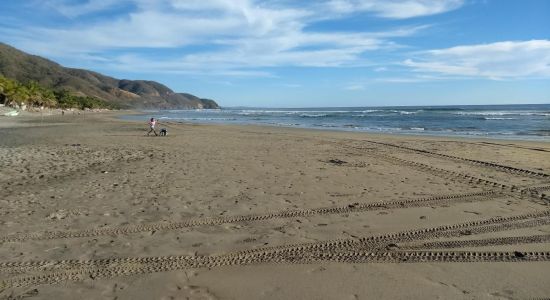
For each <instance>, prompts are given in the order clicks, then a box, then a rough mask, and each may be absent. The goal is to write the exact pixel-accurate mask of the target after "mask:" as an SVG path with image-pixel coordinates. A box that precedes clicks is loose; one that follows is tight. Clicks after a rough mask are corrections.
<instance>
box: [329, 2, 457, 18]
mask: <svg viewBox="0 0 550 300" xmlns="http://www.w3.org/2000/svg"><path fill="white" fill-rule="evenodd" d="M463 4H464V0H332V1H329V2H328V5H329V7H330V8H332V9H333V10H334V11H336V12H339V13H353V12H372V13H374V14H376V15H377V16H380V17H384V18H391V19H407V18H414V17H421V16H429V15H435V14H440V13H444V12H448V11H451V10H455V9H457V8H459V7H461V6H462V5H463Z"/></svg>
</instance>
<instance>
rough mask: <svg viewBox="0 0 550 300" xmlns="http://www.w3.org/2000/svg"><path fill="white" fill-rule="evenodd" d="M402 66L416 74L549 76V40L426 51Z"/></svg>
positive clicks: (406, 61) (501, 77) (505, 76)
mask: <svg viewBox="0 0 550 300" xmlns="http://www.w3.org/2000/svg"><path fill="white" fill-rule="evenodd" d="M403 64H404V65H405V66H408V67H411V68H413V69H414V70H415V71H417V72H425V73H436V74H443V75H452V76H467V77H484V78H489V79H512V78H526V77H550V40H531V41H505V42H498V43H492V44H482V45H470V46H457V47H452V48H447V49H438V50H430V51H425V52H422V53H420V55H419V57H418V58H417V59H407V60H405V61H404V62H403Z"/></svg>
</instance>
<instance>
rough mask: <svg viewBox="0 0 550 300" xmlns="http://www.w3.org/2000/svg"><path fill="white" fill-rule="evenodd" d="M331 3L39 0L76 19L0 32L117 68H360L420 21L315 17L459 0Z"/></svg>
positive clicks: (417, 8)
mask: <svg viewBox="0 0 550 300" xmlns="http://www.w3.org/2000/svg"><path fill="white" fill-rule="evenodd" d="M339 2H340V4H338V3H337V2H336V1H329V2H321V3H320V4H319V3H315V4H312V3H309V4H305V5H306V6H303V5H304V4H303V3H301V4H300V5H302V7H296V4H295V3H292V2H287V1H263V0H157V1H149V0H119V1H115V0H89V1H85V2H80V4H75V2H74V1H70V0H45V1H44V2H36V5H41V3H42V5H44V6H45V7H47V8H54V9H56V10H57V11H58V12H60V13H62V14H63V15H65V16H67V17H70V18H74V19H75V20H76V21H79V20H81V18H82V19H83V20H86V21H85V22H74V23H73V24H76V25H71V26H68V27H51V28H43V27H40V26H36V27H30V28H18V29H17V30H15V31H16V32H15V33H14V30H11V31H9V30H7V29H1V28H0V33H9V36H11V38H10V40H11V41H13V42H14V44H15V46H18V47H21V48H22V49H24V50H27V51H29V52H33V53H36V54H39V55H46V56H48V57H52V58H54V59H57V58H63V60H65V61H67V60H70V59H71V58H72V59H73V61H75V62H77V64H79V65H80V66H86V63H88V64H89V65H97V66H99V67H100V68H102V69H110V68H113V69H115V68H116V69H119V70H127V71H132V70H134V71H155V72H186V73H189V72H199V73H205V72H207V73H214V72H215V71H218V72H219V73H220V74H222V73H223V74H236V75H240V74H245V75H247V74H256V73H257V74H264V75H265V74H266V73H267V72H266V71H253V70H251V69H253V68H264V67H284V66H298V67H350V66H364V65H369V62H368V61H367V60H365V58H364V57H365V53H367V52H369V51H375V50H380V49H396V48H397V47H399V45H398V44H397V43H396V42H395V41H393V39H394V38H397V37H406V36H412V35H415V34H416V33H418V32H419V31H421V30H424V29H426V28H427V27H429V26H428V25H421V26H409V27H400V28H393V29H389V30H384V31H378V32H365V31H362V32H349V31H348V32H346V31H330V32H327V31H313V30H311V27H309V26H310V25H311V24H312V23H315V22H316V21H319V20H326V19H331V18H332V19H335V18H341V17H342V15H343V14H345V13H352V12H351V11H349V12H345V9H342V8H341V7H340V8H339V7H338V5H340V6H341V5H348V6H350V7H352V8H353V7H355V8H359V10H361V11H371V12H375V13H376V14H378V15H381V16H386V17H390V18H396V17H397V16H396V14H397V12H398V11H400V10H403V11H407V13H408V14H414V15H415V16H418V15H426V14H435V13H438V12H443V11H447V10H450V9H452V8H453V7H454V8H456V7H457V6H460V5H461V3H462V1H459V0H444V1H441V2H437V3H438V4H434V3H431V4H430V3H428V2H427V1H424V0H415V1H413V0H408V1H404V0H403V1H394V2H391V3H390V4H388V3H389V2H388V3H387V2H385V1H339ZM327 3H328V4H327ZM400 8H401V9H400ZM328 9H330V10H328ZM103 11H110V12H111V13H114V12H116V13H114V14H113V15H112V16H110V17H109V18H101V19H94V18H91V21H90V20H88V19H86V16H87V15H89V14H95V13H98V12H103ZM334 11H338V13H334ZM100 15H101V14H97V16H100ZM97 16H96V17H97ZM403 17H406V16H403V15H401V16H399V18H403ZM146 48H153V49H164V50H170V51H171V55H170V56H168V57H162V56H158V55H157V56H151V55H146V54H143V51H142V50H143V49H146ZM120 53H122V54H120ZM130 64H135V65H130Z"/></svg>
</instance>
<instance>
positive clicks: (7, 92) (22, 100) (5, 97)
mask: <svg viewBox="0 0 550 300" xmlns="http://www.w3.org/2000/svg"><path fill="white" fill-rule="evenodd" d="M0 104H4V105H6V106H11V107H24V106H27V107H48V108H64V109H67V108H77V109H96V108H108V109H116V108H118V107H117V106H116V105H114V104H112V103H108V102H106V101H104V100H101V99H99V98H95V97H90V96H77V95H74V94H72V93H71V92H69V91H67V90H60V91H54V90H52V89H49V88H46V87H44V86H42V85H40V84H38V83H37V82H36V81H29V82H27V83H22V82H19V81H17V80H14V79H10V78H7V77H4V76H0Z"/></svg>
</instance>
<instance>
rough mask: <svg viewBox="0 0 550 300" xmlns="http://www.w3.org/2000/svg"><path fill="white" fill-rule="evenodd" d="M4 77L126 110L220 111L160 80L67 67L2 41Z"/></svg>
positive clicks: (207, 101)
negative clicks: (104, 102) (36, 84)
mask: <svg viewBox="0 0 550 300" xmlns="http://www.w3.org/2000/svg"><path fill="white" fill-rule="evenodd" d="M0 75H2V76H4V77H7V78H12V79H15V80H18V81H20V82H29V81H36V82H37V83H38V84H40V85H43V86H45V87H48V88H51V89H54V90H58V91H59V90H67V91H70V92H72V93H75V94H76V95H79V96H90V97H96V98H99V99H102V100H105V101H106V102H108V103H111V104H114V105H116V106H118V107H122V108H157V109H196V108H206V109H211V108H219V106H218V104H217V103H216V101H214V100H211V99H204V98H199V97H197V96H194V95H192V94H188V93H176V92H174V91H173V90H171V89H170V88H168V87H167V86H165V85H163V84H161V83H159V82H156V81H150V80H129V79H117V78H114V77H111V76H108V75H103V74H101V73H98V72H95V71H90V70H85V69H76V68H68V67H64V66H62V65H60V64H58V63H56V62H54V61H51V60H49V59H46V58H43V57H40V56H37V55H32V54H28V53H25V52H23V51H21V50H18V49H16V48H14V47H12V46H9V45H7V44H4V43H1V42H0Z"/></svg>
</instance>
